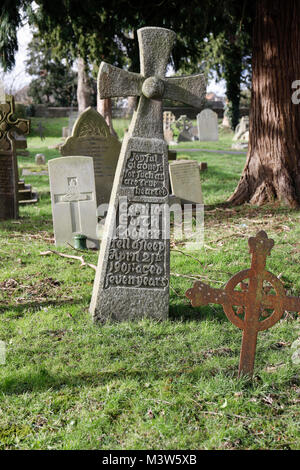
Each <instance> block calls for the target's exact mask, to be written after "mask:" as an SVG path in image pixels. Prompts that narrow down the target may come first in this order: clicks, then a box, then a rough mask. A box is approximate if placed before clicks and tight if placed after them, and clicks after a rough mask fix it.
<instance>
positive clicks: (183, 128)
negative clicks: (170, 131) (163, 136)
mask: <svg viewBox="0 0 300 470" xmlns="http://www.w3.org/2000/svg"><path fill="white" fill-rule="evenodd" d="M175 127H176V128H177V129H178V131H179V135H178V139H177V141H178V142H190V141H192V140H195V132H194V131H193V123H192V121H191V120H190V119H189V118H188V117H187V116H186V115H185V114H183V115H182V116H180V117H179V118H178V119H177V121H176V122H175Z"/></svg>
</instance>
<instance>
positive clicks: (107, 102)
mask: <svg viewBox="0 0 300 470" xmlns="http://www.w3.org/2000/svg"><path fill="white" fill-rule="evenodd" d="M97 111H98V113H100V114H102V116H103V117H104V119H105V121H106V124H107V125H108V127H109V131H110V133H111V134H112V135H114V136H115V137H118V135H117V133H116V131H115V130H114V127H113V122H112V104H111V98H105V99H104V100H100V99H99V96H98V94H97Z"/></svg>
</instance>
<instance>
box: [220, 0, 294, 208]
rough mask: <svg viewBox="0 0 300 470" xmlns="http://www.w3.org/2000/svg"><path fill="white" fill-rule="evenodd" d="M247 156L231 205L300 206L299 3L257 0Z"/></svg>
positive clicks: (289, 0) (286, 0)
mask: <svg viewBox="0 0 300 470" xmlns="http://www.w3.org/2000/svg"><path fill="white" fill-rule="evenodd" d="M256 5H257V6H256V18H255V22H254V31H253V55H252V95H251V110H250V128H249V132H250V137H249V149H248V154H247V161H246V165H245V168H244V170H243V174H242V176H241V179H240V181H239V184H238V186H237V188H236V190H235V192H234V194H233V195H232V196H231V197H230V198H229V202H230V203H231V204H233V205H239V204H243V203H244V202H250V203H251V204H257V205H262V204H264V203H267V202H274V201H276V200H279V201H281V202H283V203H284V204H286V205H288V206H289V207H299V206H300V104H293V102H292V95H293V93H294V91H293V89H292V83H293V82H294V81H295V80H297V79H300V23H299V18H300V2H299V1H298V0H285V1H284V2H283V1H282V0H257V2H256Z"/></svg>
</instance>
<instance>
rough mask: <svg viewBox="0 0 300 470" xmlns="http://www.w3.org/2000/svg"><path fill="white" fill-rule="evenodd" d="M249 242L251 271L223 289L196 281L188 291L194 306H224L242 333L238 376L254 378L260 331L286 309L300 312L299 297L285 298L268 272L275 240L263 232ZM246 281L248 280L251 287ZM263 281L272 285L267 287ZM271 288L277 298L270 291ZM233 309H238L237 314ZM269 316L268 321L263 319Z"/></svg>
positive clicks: (283, 291) (234, 279) (271, 323)
mask: <svg viewBox="0 0 300 470" xmlns="http://www.w3.org/2000/svg"><path fill="white" fill-rule="evenodd" d="M248 243H249V248H250V253H251V254H252V262H251V268H250V269H245V270H244V271H240V272H239V273H237V274H235V275H234V276H233V277H232V278H231V279H230V280H229V281H228V282H227V284H226V287H225V289H224V290H222V289H213V288H211V287H209V286H208V285H206V284H204V283H203V282H200V281H199V282H198V281H197V282H195V284H194V287H193V288H192V289H189V290H187V291H186V296H187V297H188V298H189V299H190V300H191V303H192V306H193V307H198V306H200V305H206V304H209V303H216V304H221V305H222V306H223V309H224V312H225V314H226V316H227V318H228V319H229V320H230V321H231V322H232V323H233V324H234V325H235V326H237V327H238V328H240V329H241V330H243V339H242V348H241V355H240V365H239V375H241V374H243V375H248V376H252V374H253V368H254V359H255V351H256V341H257V334H258V332H259V331H263V330H266V329H268V328H270V327H271V326H273V325H274V324H275V323H276V322H277V321H278V320H279V319H280V318H281V317H282V315H283V313H284V312H285V311H286V310H287V311H296V312H300V298H297V297H289V296H286V295H285V290H284V287H283V284H282V283H281V281H280V280H279V279H278V278H277V277H276V276H274V274H272V273H270V272H269V271H267V270H266V269H265V268H266V258H267V256H268V255H269V254H270V252H271V249H272V248H273V246H274V241H273V240H271V239H269V238H268V236H267V234H266V233H265V232H264V231H260V232H258V233H257V235H256V237H250V238H249V240H248ZM245 279H249V285H248V286H247V284H246V283H245V282H244V281H245ZM264 281H266V282H267V283H268V284H269V286H266V287H264ZM238 284H241V287H242V290H241V291H237V290H234V288H235V287H236V286H237V285H238ZM272 288H273V289H274V291H275V295H274V294H273V295H272V294H269V293H268V292H267V291H270V290H271V289H272ZM234 306H238V309H237V310H236V311H235V310H234ZM265 309H271V310H272V313H271V314H270V315H268V313H267V311H266V310H265ZM243 315H244V318H242V317H243ZM266 315H268V316H267V318H265V319H261V317H262V316H266Z"/></svg>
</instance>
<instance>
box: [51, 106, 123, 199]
mask: <svg viewBox="0 0 300 470" xmlns="http://www.w3.org/2000/svg"><path fill="white" fill-rule="evenodd" d="M120 149H121V144H120V142H119V141H118V139H116V137H114V136H113V135H111V133H110V132H109V127H108V125H107V124H106V122H105V119H104V118H103V117H102V116H101V114H100V113H98V112H97V111H96V110H95V109H93V108H91V107H89V108H87V109H86V110H85V111H83V112H82V113H81V114H80V116H79V118H78V119H77V121H76V122H75V124H74V127H73V131H72V135H71V136H70V137H68V138H67V140H66V142H65V143H64V145H62V146H61V148H60V152H61V154H62V155H64V156H70V155H83V156H88V157H93V160H94V172H95V186H96V199H97V207H98V206H99V205H100V204H108V203H109V199H110V194H111V189H112V185H113V182H114V176H115V171H116V166H117V163H118V158H119V153H120Z"/></svg>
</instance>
